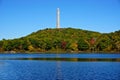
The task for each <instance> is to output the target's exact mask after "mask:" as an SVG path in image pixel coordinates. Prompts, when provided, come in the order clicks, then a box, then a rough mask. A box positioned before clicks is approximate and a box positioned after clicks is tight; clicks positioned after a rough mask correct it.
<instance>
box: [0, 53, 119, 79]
mask: <svg viewBox="0 0 120 80" xmlns="http://www.w3.org/2000/svg"><path fill="white" fill-rule="evenodd" d="M95 56H97V57H95ZM0 80H120V55H118V56H117V55H115V56H114V55H112V56H111V55H110V56H109V55H108V56H107V55H105V56H104V55H97V54H95V55H94V54H93V55H88V54H86V56H85V55H79V54H73V55H72V54H70V55H68V54H30V55H28V54H19V55H18V54H16V55H10V54H8V55H0Z"/></svg>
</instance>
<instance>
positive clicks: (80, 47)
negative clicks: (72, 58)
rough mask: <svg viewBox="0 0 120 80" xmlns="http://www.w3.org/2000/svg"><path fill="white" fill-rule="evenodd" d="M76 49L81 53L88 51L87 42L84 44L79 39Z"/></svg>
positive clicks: (83, 41)
mask: <svg viewBox="0 0 120 80" xmlns="http://www.w3.org/2000/svg"><path fill="white" fill-rule="evenodd" d="M78 49H79V50H81V51H85V50H88V49H89V45H88V44H87V42H85V40H83V39H79V41H78Z"/></svg>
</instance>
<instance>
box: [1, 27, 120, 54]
mask: <svg viewBox="0 0 120 80" xmlns="http://www.w3.org/2000/svg"><path fill="white" fill-rule="evenodd" d="M119 35H120V31H116V32H114V33H109V34H101V33H98V32H93V31H87V30H81V29H74V28H61V29H44V30H39V31H37V32H33V33H32V34H30V35H28V36H26V37H22V38H19V39H13V40H2V41H0V51H1V52H4V51H16V52H25V51H29V52H43V51H120V36H119Z"/></svg>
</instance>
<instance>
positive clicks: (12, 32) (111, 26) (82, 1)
mask: <svg viewBox="0 0 120 80" xmlns="http://www.w3.org/2000/svg"><path fill="white" fill-rule="evenodd" d="M58 7H59V8H60V11H61V14H60V16H61V17H60V18H61V27H62V28H64V27H73V28H80V29H86V30H92V31H98V32H101V33H109V32H114V31H116V30H120V0H0V40H1V39H3V38H5V39H13V38H19V37H22V36H26V35H28V34H30V33H32V32H35V31H38V30H40V29H45V28H55V25H56V9H57V8H58Z"/></svg>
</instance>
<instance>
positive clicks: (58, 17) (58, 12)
mask: <svg viewBox="0 0 120 80" xmlns="http://www.w3.org/2000/svg"><path fill="white" fill-rule="evenodd" d="M56 17H57V20H56V28H60V9H59V8H57V16H56Z"/></svg>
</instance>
